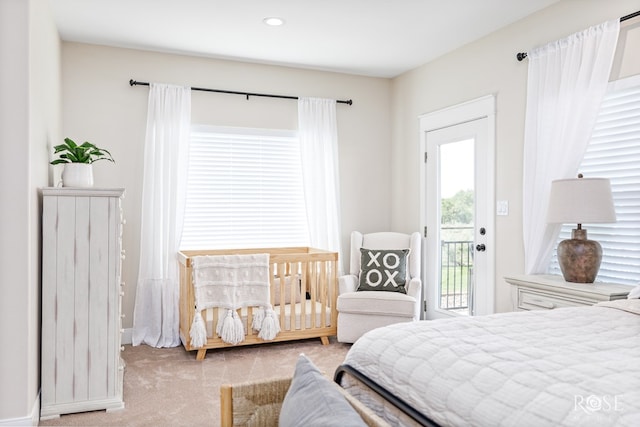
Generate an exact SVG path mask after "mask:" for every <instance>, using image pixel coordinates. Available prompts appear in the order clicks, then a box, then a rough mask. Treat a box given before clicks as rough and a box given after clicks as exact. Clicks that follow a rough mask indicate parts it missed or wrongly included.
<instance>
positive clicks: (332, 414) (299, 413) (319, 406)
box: [278, 354, 366, 427]
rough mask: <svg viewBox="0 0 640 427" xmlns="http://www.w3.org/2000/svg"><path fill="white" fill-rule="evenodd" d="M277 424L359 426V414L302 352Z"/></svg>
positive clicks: (290, 426) (295, 425)
mask: <svg viewBox="0 0 640 427" xmlns="http://www.w3.org/2000/svg"><path fill="white" fill-rule="evenodd" d="M278 426H280V427H300V426H305V427H326V426H341V427H342V426H344V427H363V426H366V424H365V423H364V421H363V420H362V418H360V415H358V413H357V412H356V411H355V409H353V407H352V406H351V405H350V404H349V402H347V400H346V399H345V398H344V396H343V395H342V394H340V391H339V390H338V389H337V385H335V384H333V383H331V382H330V381H329V380H328V379H327V378H325V377H324V376H323V375H322V373H320V371H319V370H318V368H316V367H315V365H314V364H313V363H312V362H311V361H310V360H309V359H307V357H306V356H305V355H304V354H301V355H300V357H298V362H297V363H296V370H295V373H294V375H293V380H292V381H291V386H290V387H289V391H287V394H286V396H285V397H284V401H283V402H282V409H281V410H280V422H279V424H278Z"/></svg>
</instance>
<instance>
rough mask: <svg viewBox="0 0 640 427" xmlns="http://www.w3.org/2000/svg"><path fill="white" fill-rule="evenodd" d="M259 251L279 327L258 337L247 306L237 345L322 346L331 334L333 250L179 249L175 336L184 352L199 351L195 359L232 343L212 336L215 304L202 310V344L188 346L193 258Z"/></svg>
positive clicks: (335, 293)
mask: <svg viewBox="0 0 640 427" xmlns="http://www.w3.org/2000/svg"><path fill="white" fill-rule="evenodd" d="M258 253H268V254H269V270H270V275H269V276H270V299H271V305H272V306H273V307H274V310H275V311H276V314H277V315H278V317H279V320H280V328H281V331H280V333H279V334H278V335H277V336H276V338H275V339H274V340H272V341H264V340H262V339H260V338H258V334H257V333H256V332H255V331H253V330H252V329H251V327H250V325H251V324H252V320H253V310H252V308H250V307H249V308H246V309H238V310H237V312H238V315H239V316H240V318H241V319H242V320H243V322H244V325H245V339H244V341H242V342H241V343H240V344H236V345H250V344H260V343H265V342H274V341H275V342H277V341H289V340H296V339H306V338H317V337H319V338H320V339H321V341H322V343H323V344H325V345H326V344H328V343H329V337H330V336H334V335H336V332H337V317H338V313H337V310H336V300H337V297H338V278H337V276H338V272H337V268H338V254H337V253H335V252H329V251H324V250H320V249H315V248H308V247H303V248H268V249H262V248H261V249H234V250H207V251H202V250H200V251H181V252H179V253H178V264H179V268H180V338H181V340H182V344H183V345H184V347H185V349H186V350H188V351H191V350H198V354H197V357H196V358H197V359H198V360H202V359H204V357H205V355H206V351H207V349H210V348H220V347H228V346H231V344H228V343H226V342H224V341H222V339H220V337H218V336H217V335H216V333H215V330H216V326H217V323H218V318H219V314H220V313H219V309H218V308H211V309H207V310H204V311H203V312H202V316H203V318H204V320H205V325H206V330H207V343H206V344H205V346H204V347H201V348H194V347H193V346H191V343H190V337H189V330H190V328H191V323H192V321H193V317H194V316H195V294H194V289H193V284H192V273H193V270H192V265H191V260H192V257H195V256H202V255H235V254H258Z"/></svg>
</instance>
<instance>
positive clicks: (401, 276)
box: [357, 248, 409, 294]
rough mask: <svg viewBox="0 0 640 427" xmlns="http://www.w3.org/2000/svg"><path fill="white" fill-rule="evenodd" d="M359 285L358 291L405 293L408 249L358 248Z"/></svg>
mask: <svg viewBox="0 0 640 427" xmlns="http://www.w3.org/2000/svg"><path fill="white" fill-rule="evenodd" d="M360 255H361V256H360V284H359V285H358V289H357V290H358V291H387V292H402V293H403V294H406V293H407V289H406V287H405V285H406V283H407V256H408V255H409V249H393V250H382V249H365V248H360Z"/></svg>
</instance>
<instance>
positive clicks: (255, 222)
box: [180, 126, 309, 249]
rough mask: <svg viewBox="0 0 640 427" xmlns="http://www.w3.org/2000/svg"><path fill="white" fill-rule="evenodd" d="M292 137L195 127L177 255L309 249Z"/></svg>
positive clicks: (289, 134)
mask: <svg viewBox="0 0 640 427" xmlns="http://www.w3.org/2000/svg"><path fill="white" fill-rule="evenodd" d="M308 240H309V238H308V231H307V219H306V211H305V203H304V197H303V189H302V171H301V166H300V148H299V144H298V139H297V136H296V134H295V132H293V131H276V130H263V129H238V128H220V127H210V126H194V127H192V131H191V142H190V153H189V175H188V181H187V202H186V211H185V219H184V227H183V232H182V241H181V245H180V247H181V249H220V248H225V249H226V248H265V247H283V246H308Z"/></svg>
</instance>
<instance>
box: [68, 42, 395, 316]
mask: <svg viewBox="0 0 640 427" xmlns="http://www.w3.org/2000/svg"><path fill="white" fill-rule="evenodd" d="M62 79H63V84H62V86H63V134H64V136H65V137H66V136H68V137H70V138H72V139H74V140H75V139H78V140H80V141H84V140H89V141H91V142H93V143H95V144H97V145H98V146H101V147H104V148H106V149H108V150H109V151H111V153H112V154H113V156H114V158H115V160H116V163H115V164H111V163H107V162H98V163H96V164H95V183H96V185H97V186H106V187H124V188H126V195H125V199H124V202H123V208H124V215H125V217H126V220H127V223H126V225H125V230H124V248H125V250H126V256H127V257H126V259H125V262H124V265H123V275H124V281H125V283H126V288H125V289H126V294H125V297H124V301H123V312H124V313H125V315H126V317H125V319H124V323H123V326H124V327H125V328H130V327H131V326H132V319H133V306H134V296H135V283H136V280H137V272H138V261H139V256H138V242H139V237H140V197H141V185H142V164H143V162H142V156H143V144H144V137H145V126H146V114H147V98H148V93H149V89H148V88H147V87H144V86H137V87H130V86H129V83H128V82H129V79H135V80H140V81H146V82H149V81H151V82H162V83H172V84H181V85H190V86H195V87H205V88H215V89H227V90H238V91H247V92H261V93H274V94H283V95H296V96H315V97H324V98H333V99H349V98H351V99H353V102H354V103H353V105H352V106H348V105H343V104H338V106H337V120H338V128H339V135H338V138H339V147H340V148H339V150H340V152H339V156H340V174H341V181H342V185H341V191H342V195H341V196H342V197H341V204H342V234H343V239H342V242H343V246H344V247H347V248H348V244H349V233H350V232H351V230H354V229H358V230H362V231H365V232H367V231H373V230H385V229H388V228H389V226H390V210H389V208H388V201H389V199H390V198H391V194H390V191H391V184H390V171H389V169H388V164H389V163H388V159H389V157H390V154H391V148H390V142H389V141H390V136H391V124H390V117H389V112H390V81H389V80H388V79H377V78H367V77H358V76H353V75H346V74H337V73H327V72H319V71H310V70H301V69H293V68H286V67H275V66H266V65H258V64H248V63H241V62H233V61H222V60H213V59H206V58H198V57H190V56H180V55H169V54H162V53H154V52H144V51H136V50H128V49H119V48H109V47H101V46H95V45H88V44H78V43H63V46H62ZM192 121H193V122H194V123H198V124H214V125H223V126H246V127H262V128H274V129H296V128H297V104H296V102H295V101H292V100H284V99H271V98H251V99H250V100H246V99H245V98H244V97H242V96H238V95H227V94H217V93H206V92H192ZM347 262H348V261H347Z"/></svg>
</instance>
